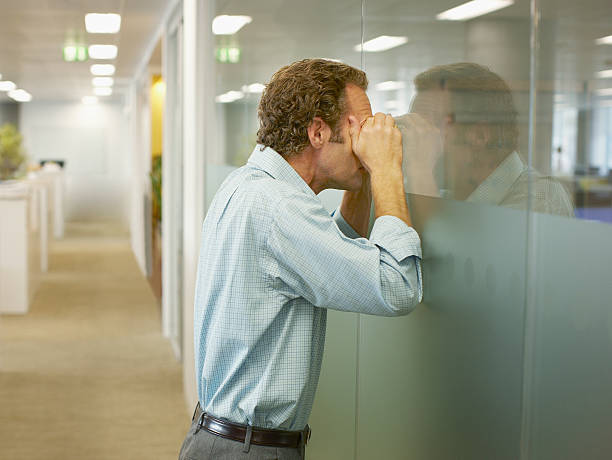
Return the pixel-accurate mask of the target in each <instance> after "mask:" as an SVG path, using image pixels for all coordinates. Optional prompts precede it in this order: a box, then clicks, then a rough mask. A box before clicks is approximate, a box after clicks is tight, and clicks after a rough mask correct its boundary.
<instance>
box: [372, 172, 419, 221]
mask: <svg viewBox="0 0 612 460" xmlns="http://www.w3.org/2000/svg"><path fill="white" fill-rule="evenodd" d="M371 182H372V197H373V199H374V207H375V209H376V218H378V217H380V216H395V217H397V218H399V219H401V220H403V221H404V222H406V224H408V225H409V226H410V227H412V220H411V219H410V213H409V212H408V206H407V204H406V194H405V193H404V178H403V176H402V171H401V169H399V168H398V170H397V171H396V172H394V173H391V174H386V175H385V176H377V175H374V176H372V177H371Z"/></svg>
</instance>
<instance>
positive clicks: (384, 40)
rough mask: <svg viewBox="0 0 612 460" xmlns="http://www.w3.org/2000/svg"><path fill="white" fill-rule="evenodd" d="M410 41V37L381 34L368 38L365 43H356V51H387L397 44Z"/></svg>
mask: <svg viewBox="0 0 612 460" xmlns="http://www.w3.org/2000/svg"><path fill="white" fill-rule="evenodd" d="M407 41H408V37H391V36H389V35H381V36H380V37H376V38H373V39H372V40H368V41H367V42H365V43H364V44H363V46H362V45H361V44H359V45H355V47H354V50H355V51H362V50H363V51H366V52H369V53H377V52H379V51H386V50H389V49H391V48H395V47H396V46H400V45H403V44H404V43H406V42H407Z"/></svg>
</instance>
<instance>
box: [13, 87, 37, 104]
mask: <svg viewBox="0 0 612 460" xmlns="http://www.w3.org/2000/svg"><path fill="white" fill-rule="evenodd" d="M8 97H10V98H11V99H13V100H14V101H17V102H30V101H31V100H32V95H31V94H30V93H28V92H27V91H26V90H24V89H14V90H12V91H9V92H8Z"/></svg>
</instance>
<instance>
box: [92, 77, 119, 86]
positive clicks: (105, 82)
mask: <svg viewBox="0 0 612 460" xmlns="http://www.w3.org/2000/svg"><path fill="white" fill-rule="evenodd" d="M91 83H92V84H93V85H94V86H113V83H114V81H113V79H112V77H94V78H92V79H91Z"/></svg>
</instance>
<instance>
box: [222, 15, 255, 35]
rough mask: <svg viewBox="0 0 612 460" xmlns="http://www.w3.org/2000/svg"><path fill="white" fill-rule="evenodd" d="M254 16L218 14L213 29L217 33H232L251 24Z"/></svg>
mask: <svg viewBox="0 0 612 460" xmlns="http://www.w3.org/2000/svg"><path fill="white" fill-rule="evenodd" d="M252 20H253V18H251V17H250V16H229V15H227V14H223V15H221V16H217V17H216V18H215V19H213V22H212V31H213V34H215V35H232V34H235V33H236V32H238V31H239V30H240V29H242V28H243V27H244V26H245V25H247V24H249V23H250V22H251V21H252Z"/></svg>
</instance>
